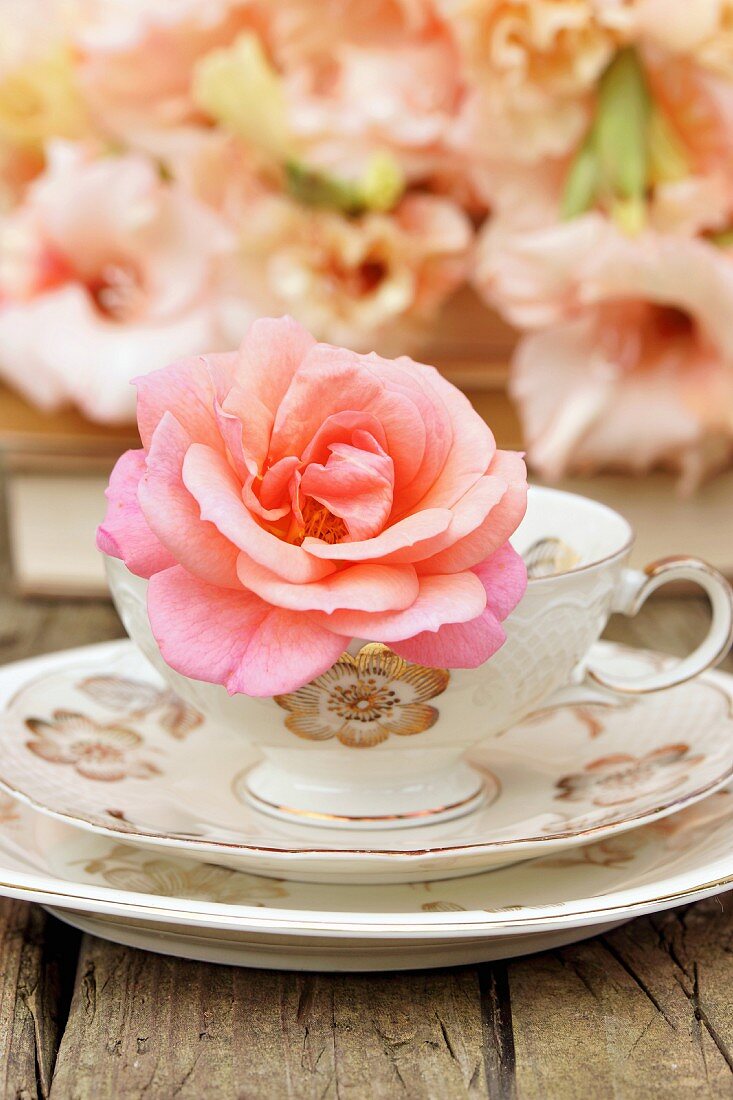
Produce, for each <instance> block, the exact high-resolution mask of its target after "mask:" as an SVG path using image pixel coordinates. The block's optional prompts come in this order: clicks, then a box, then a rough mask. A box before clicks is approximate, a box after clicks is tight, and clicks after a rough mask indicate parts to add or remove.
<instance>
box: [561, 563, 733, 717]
mask: <svg viewBox="0 0 733 1100" xmlns="http://www.w3.org/2000/svg"><path fill="white" fill-rule="evenodd" d="M671 581H692V582H693V583H694V584H697V585H699V586H700V587H701V588H702V589H703V590H704V591H705V592H706V593H707V595H708V597H709V598H710V604H711V607H712V613H713V614H712V621H711V623H710V629H709V630H708V632H707V634H706V636H705V638H704V639H703V641H702V642H701V643H700V645H699V646H698V647H697V649H694V650H693V651H692V653H690V654H688V655H687V657H683V658H682V659H681V660H680V661H677V662H676V663H675V664H673V665H671V666H670V667H668V668H663V669H661V670H659V671H656V672H651V673H649V674H648V675H646V676H635V677H633V678H628V677H619V676H609V675H608V674H607V673H605V672H603V671H602V670H601V669H598V668H592V667H591V666H589V665H586V666H585V667H583V668H582V670H581V675H580V676H579V678H578V679H577V680H576V681H575V682H574V683H571V684H568V685H567V686H566V687H564V688H560V689H559V691H558V692H556V693H555V695H553V696H552V703H551V705H557V704H559V703H573V702H592V701H594V700H596V701H598V702H606V703H608V702H613V698H614V696H615V697H616V699H617V701H619V702H620V701H622V700H623V699H626V700H630V699H631V698H633V697H634V696H637V695H647V694H648V693H649V692H652V691H663V690H664V689H665V688H670V687H674V686H675V685H676V684H683V683H685V681H687V680H691V679H693V677H695V676H699V674H700V673H701V672H704V671H705V669H707V668H712V667H714V666H715V665H716V664H718V662H719V661H721V660H722V659H723V657H725V655H726V653H727V652H728V650H729V649H730V646H731V644H732V643H733V589H731V586H730V584H729V583H728V581H727V580H726V579H725V577H724V576H722V574H721V573H719V572H718V570H717V569H713V567H712V566H711V565H708V564H707V563H706V562H704V561H700V560H699V558H688V557H673V558H662V559H661V560H659V561H655V562H652V563H651V565H647V567H646V569H644V570H639V569H624V571H623V573H622V574H621V578H620V580H619V584H618V587H617V589H616V592H615V593H614V597H613V603H612V610H613V611H615V612H620V613H621V614H622V615H636V614H637V612H638V611H640V610H641V608H642V606H643V605H644V603H645V602H646V600H647V598H648V597H649V596H650V595H651V594H652V592H655V591H656V589H657V588H661V586H662V585H663V584H668V583H670V582H671Z"/></svg>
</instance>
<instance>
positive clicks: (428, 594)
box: [316, 572, 486, 643]
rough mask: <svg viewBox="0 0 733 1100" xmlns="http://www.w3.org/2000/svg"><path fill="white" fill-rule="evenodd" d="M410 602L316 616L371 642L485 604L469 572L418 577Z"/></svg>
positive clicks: (455, 618) (462, 617)
mask: <svg viewBox="0 0 733 1100" xmlns="http://www.w3.org/2000/svg"><path fill="white" fill-rule="evenodd" d="M419 582H420V589H419V593H418V595H417V598H416V599H415V601H414V603H413V604H412V605H411V606H410V607H408V608H407V609H406V610H404V611H393V612H386V613H382V614H377V613H376V612H371V611H334V612H333V614H331V615H324V616H322V617H318V618H317V619H316V621H317V622H319V623H321V624H322V625H323V626H328V628H329V629H330V630H334V631H336V632H337V633H338V634H346V635H348V636H350V637H354V638H364V639H366V640H367V641H374V642H390V643H391V642H395V641H400V640H402V639H404V638H411V637H413V636H414V635H415V634H422V632H423V631H437V630H439V629H440V627H442V626H443V625H444V624H445V623H447V622H451V623H461V622H467V621H468V620H471V619H476V617H477V616H478V615H480V614H481V612H482V611H483V609H484V608H485V607H486V592H485V590H484V587H483V584H482V583H481V581H480V579H479V578H478V577H477V576H476V575H475V573H473V572H465V573H451V574H446V575H445V576H433V577H422V576H421V577H420V578H419Z"/></svg>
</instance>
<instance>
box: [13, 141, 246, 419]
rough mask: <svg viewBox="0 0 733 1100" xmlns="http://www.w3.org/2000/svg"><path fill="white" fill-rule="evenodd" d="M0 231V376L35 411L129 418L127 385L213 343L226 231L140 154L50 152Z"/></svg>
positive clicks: (218, 339) (62, 146)
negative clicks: (64, 407)
mask: <svg viewBox="0 0 733 1100" xmlns="http://www.w3.org/2000/svg"><path fill="white" fill-rule="evenodd" d="M0 231H1V232H2V237H3V248H2V258H1V260H0V370H1V371H2V373H3V375H4V377H5V378H6V379H7V380H8V381H10V382H11V383H12V384H13V385H14V386H16V387H17V388H18V389H20V390H21V392H23V393H25V394H26V395H27V396H28V397H29V398H30V399H31V400H32V401H34V402H35V403H37V404H38V405H40V406H41V407H42V408H47V409H48V408H54V407H56V406H58V405H61V404H64V403H67V402H74V403H76V404H77V405H78V406H79V408H81V409H82V410H83V411H84V412H85V413H86V414H87V415H88V416H90V417H92V418H93V419H99V420H107V421H127V420H130V419H132V418H134V407H135V405H134V391H133V390H132V388H131V387H130V385H129V381H130V378H131V377H133V376H134V375H135V374H137V373H139V372H140V371H141V370H143V371H145V370H151V369H153V368H155V367H159V366H161V365H162V364H164V363H166V362H168V361H169V360H170V358H171V356H177V355H183V354H188V353H191V352H192V351H195V350H196V349H203V348H207V347H212V346H213V347H217V346H219V347H221V346H222V345H223V343H224V338H223V334H222V331H221V317H220V312H219V311H220V307H221V303H220V300H219V296H218V292H217V291H216V286H215V276H216V265H217V264H218V262H219V260H220V257H221V256H222V255H223V254H224V252H225V251H226V250H227V249H229V248H230V247H231V244H232V239H231V236H230V234H229V231H228V230H227V229H226V228H225V227H224V226H223V224H222V223H221V221H220V220H219V219H218V218H217V217H216V215H215V214H214V213H213V212H212V211H211V210H209V209H208V208H207V207H206V206H204V205H203V204H201V203H199V202H197V201H196V200H195V199H193V198H192V197H191V196H190V195H188V194H186V193H185V192H183V191H182V190H181V189H180V188H179V187H178V186H176V185H172V184H167V183H165V182H164V181H162V180H161V178H160V176H159V174H158V172H157V170H156V167H155V166H154V165H153V164H152V163H151V162H149V161H148V160H147V159H145V158H144V157H142V156H141V155H137V154H135V155H133V154H128V155H125V156H108V157H96V158H95V156H93V155H92V154H90V153H88V152H87V150H85V149H82V148H81V147H79V146H75V145H71V144H67V143H56V144H53V145H52V146H51V148H50V153H49V163H48V167H47V169H46V171H45V172H44V173H43V174H42V175H41V176H40V177H39V178H38V179H37V180H36V181H35V182H34V183H33V184H32V185H31V187H30V189H29V191H28V193H27V196H26V198H25V201H24V202H23V203H22V205H21V206H20V207H19V208H18V210H17V211H15V212H14V213H13V214H12V215H10V216H9V217H8V218H7V219H6V221H5V223H4V224H2V226H1V227H0Z"/></svg>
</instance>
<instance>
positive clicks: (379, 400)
mask: <svg viewBox="0 0 733 1100" xmlns="http://www.w3.org/2000/svg"><path fill="white" fill-rule="evenodd" d="M404 391H405V388H404V387H403V388H400V389H398V388H397V387H396V386H393V387H389V386H387V384H386V383H385V380H384V379H383V378H380V377H379V376H378V375H377V374H376V373H375V372H374V371H373V370H371V369H370V368H369V360H368V357H367V356H358V355H356V354H355V353H353V352H350V351H347V350H346V349H343V348H334V347H330V346H329V345H327V344H316V346H315V347H314V348H312V349H311V351H310V352H309V353H308V355H307V356H306V358H305V360H304V361H303V365H302V366H301V368H300V370H299V371H298V372H297V374H296V375H295V376H294V377H293V380H292V382H291V384H290V386H289V388H288V391H287V393H286V394H285V396H284V397H283V400H282V403H281V404H280V407H279V409H278V411H277V416H276V418H275V425H274V428H273V432H272V440H271V444H270V457H271V458H272V459H273V460H277V459H278V458H281V457H283V456H284V455H293V454H295V455H302V454H303V453H304V452H305V449H306V448H307V446H308V444H309V443H311V441H312V440H313V439H315V437H316V436H317V435H318V432H319V430H320V429H321V427H322V425H323V424H324V422H325V421H326V420H327V418H328V417H329V416H334V415H336V414H341V413H344V412H349V413H366V414H368V415H369V416H371V417H374V418H375V419H376V420H377V421H378V422H379V424H380V425H381V430H382V431H383V433H384V438H385V450H386V452H387V453H388V454H389V455H390V457H391V458H392V461H393V462H394V467H395V484H398V485H402V484H409V483H410V482H411V481H412V479H413V478H414V477H415V474H416V473H417V471H418V469H419V467H420V463H421V461H422V456H423V454H424V452H425V448H426V445H427V440H428V436H427V431H426V423H428V422H429V421H430V419H431V408H432V407H431V406H430V404H429V402H427V401H426V400H425V398H424V395H423V394H421V392H420V390H419V389H418V387H415V386H413V387H412V391H411V392H409V393H407V392H404ZM377 438H378V437H377ZM431 444H432V446H433V447H435V448H439V446H440V440H439V438H438V435H437V430H436V432H435V434H434V436H433V439H432V440H431Z"/></svg>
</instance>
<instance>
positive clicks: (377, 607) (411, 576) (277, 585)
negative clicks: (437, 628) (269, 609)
mask: <svg viewBox="0 0 733 1100" xmlns="http://www.w3.org/2000/svg"><path fill="white" fill-rule="evenodd" d="M237 568H238V572H239V579H240V581H241V582H242V584H243V585H244V586H245V588H248V589H249V590H250V591H252V592H255V593H256V594H257V595H258V596H260V597H261V598H262V599H263V600H266V601H267V602H268V603H272V604H275V605H276V606H277V607H287V608H289V609H291V610H293V611H324V612H331V611H336V610H338V609H340V608H354V609H357V610H358V609H359V608H363V607H370V608H372V609H373V610H374V611H375V612H380V611H396V610H401V609H402V608H405V607H409V606H410V604H412V603H413V602H414V601H415V599H416V598H417V595H418V591H419V588H420V586H419V584H418V579H417V574H416V573H415V570H414V569H413V568H412V566H410V565H401V566H389V565H352V566H350V567H349V568H348V569H344V570H343V572H341V573H332V574H331V576H329V577H325V578H324V579H323V580H321V581H313V582H311V583H310V584H290V583H289V582H288V581H284V580H283V579H282V577H279V576H278V575H277V573H273V572H272V570H271V569H268V568H267V567H266V566H264V565H260V564H259V563H258V562H256V561H254V560H253V559H252V558H250V557H249V556H248V555H247V554H240V556H239V561H238V566H237ZM339 633H340V632H339Z"/></svg>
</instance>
